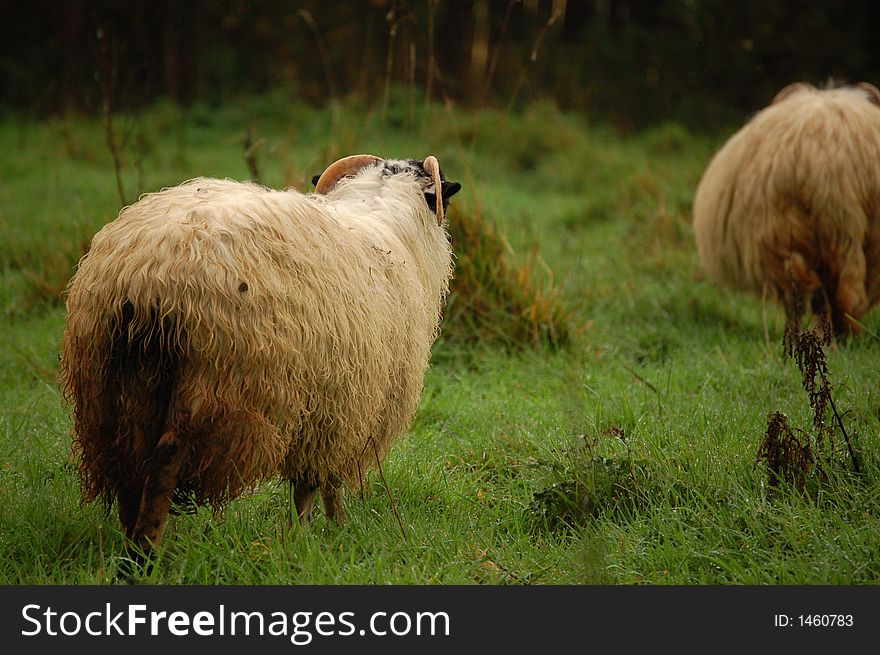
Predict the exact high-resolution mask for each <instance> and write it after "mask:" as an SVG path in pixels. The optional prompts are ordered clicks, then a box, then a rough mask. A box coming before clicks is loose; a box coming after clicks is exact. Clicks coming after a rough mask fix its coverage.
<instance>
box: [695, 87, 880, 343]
mask: <svg viewBox="0 0 880 655" xmlns="http://www.w3.org/2000/svg"><path fill="white" fill-rule="evenodd" d="M694 230H695V232H696V241H697V248H698V250H699V254H700V261H701V262H702V265H703V267H704V268H705V269H706V271H707V272H708V274H709V276H710V277H711V278H712V279H714V280H715V281H716V282H719V283H721V284H725V285H729V286H731V287H735V288H744V289H751V290H753V291H756V292H763V291H764V290H766V289H769V290H771V291H772V292H774V293H775V294H776V296H777V297H778V298H779V299H781V300H782V301H783V303H784V305H785V307H786V312H787V313H788V315H789V318H790V319H793V320H797V319H798V318H799V315H800V313H801V311H802V310H801V308H802V307H803V306H804V300H805V299H808V298H809V299H811V300H812V309H813V311H814V312H816V314H817V315H818V314H826V315H827V314H829V313H830V317H831V320H832V324H833V326H834V331H835V332H836V333H838V334H845V333H847V332H853V333H855V332H858V330H859V326H858V324H857V323H856V322H853V321H851V320H849V319H848V318H847V317H848V316H849V317H852V319H854V320H855V321H858V320H859V319H860V318H861V317H862V316H863V315H864V314H865V312H867V311H868V309H870V308H871V307H872V306H873V305H874V304H876V303H877V301H878V300H880V91H878V90H877V88H876V87H874V86H872V85H870V84H866V83H860V84H857V85H855V86H853V87H847V88H834V89H824V90H819V89H816V88H814V87H813V86H810V85H809V84H803V83H799V84H792V85H790V86H788V87H786V88H784V89H783V90H782V91H780V92H779V94H777V96H776V98H774V100H773V103H772V104H771V105H770V106H769V107H767V108H766V109H764V110H763V111H761V112H759V113H758V114H757V115H756V116H755V117H754V118H753V119H752V120H751V121H750V122H749V123H748V124H747V125H746V126H745V127H743V128H742V129H741V130H740V131H739V132H737V133H736V134H734V135H733V136H732V137H731V138H730V140H729V141H728V142H727V143H726V144H725V145H724V146H723V147H722V148H721V150H719V151H718V153H717V154H716V155H715V157H714V158H713V159H712V162H711V163H710V164H709V167H708V168H707V169H706V172H705V174H704V175H703V179H702V180H701V182H700V184H699V187H698V188H697V193H696V197H695V199H694Z"/></svg>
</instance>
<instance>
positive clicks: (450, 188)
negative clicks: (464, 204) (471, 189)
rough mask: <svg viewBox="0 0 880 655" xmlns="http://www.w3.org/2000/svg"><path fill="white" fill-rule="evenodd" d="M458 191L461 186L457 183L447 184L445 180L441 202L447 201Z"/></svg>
mask: <svg viewBox="0 0 880 655" xmlns="http://www.w3.org/2000/svg"><path fill="white" fill-rule="evenodd" d="M459 191H461V185H460V184H459V183H458V182H447V181H446V180H443V200H449V199H450V198H451V197H452V196H454V195H455V194H456V193H458V192H459Z"/></svg>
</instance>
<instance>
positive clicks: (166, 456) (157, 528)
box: [131, 430, 184, 554]
mask: <svg viewBox="0 0 880 655" xmlns="http://www.w3.org/2000/svg"><path fill="white" fill-rule="evenodd" d="M183 459H184V458H183V449H182V448H181V444H180V440H179V439H178V437H177V434H176V433H175V432H174V431H173V430H172V431H168V432H166V433H165V434H164V435H162V438H161V439H159V443H158V444H156V450H155V451H154V452H153V465H152V470H151V471H150V473H149V475H148V476H147V480H146V482H144V491H143V495H142V496H141V504H140V511H139V512H138V519H137V524H136V525H135V528H134V532H133V533H132V538H131V540H132V542H133V543H134V544H135V545H136V546H138V547H140V548H141V549H142V550H143V552H144V553H145V554H148V553H149V552H150V550H151V549H152V548H153V547H154V546H158V545H160V544H161V543H162V537H163V536H164V535H165V525H166V524H167V523H168V512H169V510H170V509H171V499H172V497H173V495H174V489H175V488H176V487H177V478H178V476H179V474H180V468H181V466H182V465H183Z"/></svg>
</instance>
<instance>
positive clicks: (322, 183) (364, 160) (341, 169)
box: [315, 155, 382, 193]
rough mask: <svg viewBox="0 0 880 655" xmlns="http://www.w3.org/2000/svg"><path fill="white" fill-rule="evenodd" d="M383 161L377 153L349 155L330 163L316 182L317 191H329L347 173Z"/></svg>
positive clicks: (350, 173) (352, 172) (349, 173)
mask: <svg viewBox="0 0 880 655" xmlns="http://www.w3.org/2000/svg"><path fill="white" fill-rule="evenodd" d="M377 161H382V160H381V158H379V157H376V156H375V155H349V156H348V157H343V158H342V159H340V160H338V161H335V162H333V163H332V164H330V165H329V166H328V167H327V168H326V169H325V170H324V172H323V173H321V177H320V178H318V181H317V182H316V183H315V193H327V192H328V191H330V189H332V188H333V187H335V186H336V183H337V182H339V180H341V179H342V178H343V177H345V176H346V175H354V174H355V173H357V172H358V171H359V170H361V169H362V168H364V167H366V166H369V165H370V164H374V163H376V162H377Z"/></svg>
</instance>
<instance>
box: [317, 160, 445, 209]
mask: <svg viewBox="0 0 880 655" xmlns="http://www.w3.org/2000/svg"><path fill="white" fill-rule="evenodd" d="M381 166H382V172H383V173H384V174H385V175H386V176H388V175H398V174H400V173H412V174H413V175H414V176H415V177H416V179H418V180H422V181H424V183H425V186H424V191H423V193H424V195H425V202H426V203H427V204H428V208H429V209H431V211H434V208H435V207H436V206H437V190H436V189H435V188H434V179H433V177H432V176H431V174H430V173H428V172H427V171H426V170H425V162H424V161H420V160H418V159H386V160H384V161H382V162H381ZM320 177H321V176H320V175H315V176H314V177H313V178H312V184H317V183H318V179H319V178H320ZM440 180H441V186H442V190H441V197H442V198H443V209H444V210H446V209H447V208H448V207H449V199H450V198H451V197H452V196H454V195H455V194H456V193H458V192H459V191H461V184H459V183H458V182H449V181H447V180H446V175H445V174H444V173H443V169H442V168H441V169H440Z"/></svg>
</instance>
